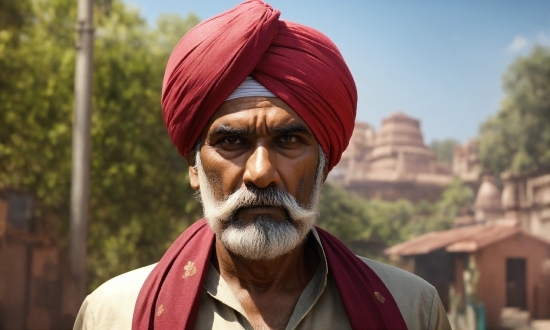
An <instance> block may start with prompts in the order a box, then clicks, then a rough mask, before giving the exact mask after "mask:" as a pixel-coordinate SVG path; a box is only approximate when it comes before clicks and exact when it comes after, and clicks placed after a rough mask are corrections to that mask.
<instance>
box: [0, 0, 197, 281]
mask: <svg viewBox="0 0 550 330" xmlns="http://www.w3.org/2000/svg"><path fill="white" fill-rule="evenodd" d="M13 3H14V4H15V5H13V6H12V7H13V8H12V7H10V8H12V9H13V10H14V11H18V12H21V13H26V14H25V15H26V16H24V17H26V18H27V20H25V21H24V23H19V21H16V23H14V24H15V25H13V24H12V25H10V27H4V26H0V75H1V76H0V104H2V110H1V111H0V123H2V124H1V129H0V169H1V171H0V187H10V188H18V189H23V190H26V191H29V192H33V193H34V194H36V196H37V197H38V199H39V200H40V207H39V209H38V211H37V219H39V220H40V221H38V225H39V226H42V227H47V228H52V227H55V228H56V229H57V231H58V233H59V237H66V233H67V230H68V221H69V214H68V211H69V200H70V198H69V197H70V175H71V137H72V114H73V88H74V87H73V86H74V84H73V80H74V64H75V63H74V62H75V50H74V45H75V37H76V33H75V30H74V26H75V22H76V4H75V3H74V1H70V0H34V1H31V2H28V5H29V6H28V7H27V6H26V4H27V3H25V2H24V1H22V2H21V4H22V5H21V6H20V7H15V6H16V5H17V2H13ZM101 4H103V5H102V7H100V8H96V9H97V10H96V15H95V18H96V22H95V26H96V34H95V48H94V82H93V84H94V85H93V88H94V90H93V118H92V168H91V184H90V217H89V240H88V247H89V249H88V269H89V282H90V288H94V287H96V286H97V285H98V284H100V283H101V282H103V281H104V280H106V279H108V278H110V277H112V276H114V275H117V274H119V273H121V272H124V271H127V270H129V269H132V268H136V267H138V266H142V265H145V264H148V263H152V262H155V261H156V260H158V259H159V258H160V256H161V255H162V253H163V252H164V251H165V250H166V248H167V247H168V246H169V244H170V243H171V242H172V241H173V240H174V238H175V237H176V236H177V235H178V234H179V233H181V231H182V230H183V229H184V228H185V227H186V226H188V225H189V224H190V223H191V222H193V221H194V220H196V219H198V217H199V216H200V207H199V206H198V203H196V201H195V200H194V198H193V194H192V191H191V188H190V187H189V184H188V177H187V169H186V165H185V162H184V160H183V159H182V158H181V156H179V155H178V153H177V151H176V149H175V148H174V147H173V146H172V145H171V142H170V139H169V138H168V135H167V134H166V129H165V127H164V124H163V122H162V117H161V109H160V91H161V85H162V77H163V71H164V66H165V63H166V61H167V59H168V56H169V54H170V52H171V50H172V48H173V47H174V45H175V42H177V40H179V38H180V37H181V36H182V35H183V34H184V33H185V32H186V31H187V30H188V29H189V28H190V27H192V26H194V25H195V24H197V22H198V19H197V17H196V16H194V15H189V16H188V17H187V18H185V19H183V18H180V17H178V16H174V15H170V16H165V17H161V18H160V19H159V21H158V24H157V26H156V27H155V28H151V27H149V26H148V25H147V24H146V22H145V21H144V20H143V19H142V18H140V16H139V14H138V12H136V11H132V10H130V9H128V8H127V7H125V6H124V5H123V4H122V3H121V2H120V1H104V2H102V3H101ZM106 4H108V10H106V8H107V7H106ZM13 26H16V28H13ZM65 243H66V242H65Z"/></svg>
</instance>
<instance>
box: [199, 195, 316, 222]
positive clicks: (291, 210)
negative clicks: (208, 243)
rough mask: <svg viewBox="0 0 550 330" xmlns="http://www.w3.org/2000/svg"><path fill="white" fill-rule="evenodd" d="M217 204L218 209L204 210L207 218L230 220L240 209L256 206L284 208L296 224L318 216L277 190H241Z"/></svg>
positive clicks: (290, 196) (314, 211) (291, 197)
mask: <svg viewBox="0 0 550 330" xmlns="http://www.w3.org/2000/svg"><path fill="white" fill-rule="evenodd" d="M216 204H217V205H216V207H214V208H208V209H206V210H204V211H205V215H206V217H207V218H212V219H225V220H228V219H231V218H232V217H233V216H234V215H235V213H236V212H237V211H238V210H239V209H241V208H246V207H254V206H273V207H282V208H283V209H284V210H286V211H287V213H288V215H289V217H290V219H292V220H294V221H296V222H300V221H303V220H306V219H309V218H311V217H316V216H317V211H316V210H310V209H307V208H305V207H303V206H301V205H300V203H298V201H296V199H295V198H294V197H293V196H292V195H290V194H289V193H287V192H286V191H283V190H280V189H277V188H264V189H258V188H246V187H244V188H240V189H239V190H237V191H235V192H234V193H232V194H231V195H230V196H229V197H228V198H227V199H226V200H224V201H220V202H218V203H216Z"/></svg>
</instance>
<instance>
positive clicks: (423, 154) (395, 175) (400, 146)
mask: <svg viewBox="0 0 550 330" xmlns="http://www.w3.org/2000/svg"><path fill="white" fill-rule="evenodd" d="M452 179H453V174H452V170H451V166H450V165H447V164H443V163H440V162H439V161H438V160H437V157H436V155H435V153H434V152H433V151H431V150H430V149H428V147H426V145H425V144H424V138H423V136H422V132H421V130H420V122H419V121H418V120H417V119H414V118H411V117H409V116H407V115H406V114H404V113H403V112H397V113H394V114H392V115H390V116H389V117H387V118H385V119H383V120H382V125H381V126H380V129H379V131H378V132H375V131H374V129H373V128H372V127H371V126H369V125H368V124H366V123H360V122H358V123H356V125H355V130H354V131H353V135H352V137H351V140H350V144H349V146H348V148H347V149H346V151H345V152H344V153H343V155H342V160H341V161H340V163H339V164H338V165H337V166H336V167H335V168H334V170H333V171H332V172H331V174H330V176H329V180H330V181H331V182H332V183H336V184H338V185H340V186H342V187H344V188H345V189H346V190H348V191H350V192H352V193H354V194H356V195H359V196H362V197H365V198H369V199H370V198H380V199H384V200H397V199H401V198H403V199H407V200H410V201H413V202H417V201H420V200H428V201H432V202H433V201H436V200H438V199H439V198H440V196H441V192H442V191H443V189H444V188H445V186H447V185H448V184H449V183H450V182H451V181H452Z"/></svg>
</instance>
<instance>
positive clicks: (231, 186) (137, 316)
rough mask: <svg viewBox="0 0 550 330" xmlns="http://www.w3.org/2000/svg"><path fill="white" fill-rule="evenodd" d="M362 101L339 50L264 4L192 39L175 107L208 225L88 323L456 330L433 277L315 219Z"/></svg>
mask: <svg viewBox="0 0 550 330" xmlns="http://www.w3.org/2000/svg"><path fill="white" fill-rule="evenodd" d="M356 105H357V92H356V88H355V84H354V81H353V78H352V76H351V73H350V72H349V70H348V68H347V66H346V64H345V62H344V60H343V58H342V56H341V55H340V53H339V51H338V49H337V48H336V46H334V44H333V43H332V42H331V41H330V40H329V39H328V38H327V37H325V36H324V35H322V34H321V33H319V32H318V31H315V30H313V29H311V28H308V27H305V26H302V25H298V24H295V23H291V22H287V21H281V20H279V12H278V11H276V10H273V9H272V8H271V7H270V6H269V5H267V4H265V3H263V2H261V1H258V0H252V1H248V2H245V3H243V4H241V5H239V6H237V7H235V8H233V9H231V10H229V11H227V12H225V13H223V14H221V15H219V16H216V17H214V18H212V19H210V20H207V21H205V22H203V23H202V24H200V25H198V26H197V27H195V28H194V29H193V30H191V31H190V32H189V33H187V34H186V35H185V36H184V37H183V38H182V40H181V41H180V42H179V44H178V45H177V46H176V48H175V49H174V51H173V53H172V55H171V57H170V60H169V61H168V65H167V69H166V74H165V77H164V85H163V95H162V106H163V115H164V119H165V123H166V125H167V127H168V131H169V133H170V136H171V138H172V140H173V142H174V144H175V145H176V146H177V148H178V150H179V151H180V153H181V154H182V155H183V156H184V157H185V158H186V160H187V162H188V164H189V176H190V182H191V185H192V187H193V188H194V189H196V190H197V191H199V192H200V199H201V202H202V205H203V210H204V219H202V220H200V221H198V222H196V223H195V224H194V225H192V226H191V227H190V228H189V229H187V230H186V231H185V232H184V233H183V234H182V235H181V236H180V237H179V238H178V239H177V240H176V242H174V244H173V245H172V246H171V247H170V248H169V250H168V251H167V252H166V254H165V255H164V256H163V257H162V259H161V260H160V262H159V263H158V264H156V265H151V266H148V267H144V268H141V269H138V270H135V271H132V272H129V273H126V274H123V275H120V276H118V277H116V278H114V279H112V280H110V281H108V282H107V283H105V284H103V285H102V286H101V287H99V288H98V289H97V290H96V291H94V292H93V293H92V294H90V295H89V296H88V297H87V298H86V300H85V302H84V303H83V305H82V307H81V310H80V313H79V316H78V319H77V322H76V324H75V328H76V329H130V328H132V329H152V328H155V329H184V328H185V329H193V328H195V329H210V328H216V329H243V328H244V329H350V328H352V329H450V327H449V323H448V321H447V317H446V314H445V311H444V310H443V307H442V305H441V302H440V300H439V297H438V295H437V291H436V290H435V289H434V288H433V287H432V286H431V285H429V284H428V283H426V282H424V281H423V280H421V279H420V278H418V277H416V276H414V275H412V274H410V273H407V272H404V271H401V270H399V269H396V268H393V267H390V266H387V265H384V264H380V263H377V262H374V261H371V260H367V259H363V258H360V257H356V256H355V255H354V254H353V253H351V252H350V251H349V250H348V249H347V248H346V247H345V246H344V245H343V244H342V243H341V242H339V241H338V240H337V239H336V238H334V237H333V236H331V235H330V234H328V233H327V232H325V231H323V230H321V229H319V228H315V227H314V222H315V218H316V216H317V207H318V203H319V198H320V192H321V186H322V184H323V182H324V180H325V179H326V176H327V174H328V172H329V171H330V170H331V169H332V167H334V166H335V165H336V163H337V162H338V160H339V159H340V156H341V154H342V152H343V151H344V149H345V147H346V146H347V144H348V141H349V139H350V135H351V132H352V130H353V125H354V120H355V111H356ZM388 220H389V221H391V219H388Z"/></svg>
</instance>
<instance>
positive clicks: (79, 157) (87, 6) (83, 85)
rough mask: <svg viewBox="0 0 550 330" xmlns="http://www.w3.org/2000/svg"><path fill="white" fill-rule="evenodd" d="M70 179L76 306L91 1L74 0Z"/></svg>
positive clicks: (87, 154)
mask: <svg viewBox="0 0 550 330" xmlns="http://www.w3.org/2000/svg"><path fill="white" fill-rule="evenodd" d="M77 31H78V41H77V45H76V71H75V90H74V122H73V143H72V145H73V147H72V148H73V149H72V157H73V159H72V176H71V276H72V279H73V280H74V283H75V284H76V292H75V294H76V297H75V298H77V299H78V301H79V302H82V301H84V298H85V297H86V242H87V236H88V208H89V183H90V159H91V133H90V126H91V119H92V70H93V47H94V26H93V0H78V25H77Z"/></svg>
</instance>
